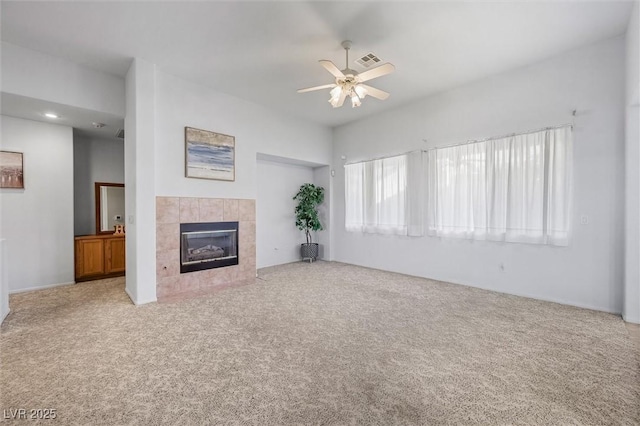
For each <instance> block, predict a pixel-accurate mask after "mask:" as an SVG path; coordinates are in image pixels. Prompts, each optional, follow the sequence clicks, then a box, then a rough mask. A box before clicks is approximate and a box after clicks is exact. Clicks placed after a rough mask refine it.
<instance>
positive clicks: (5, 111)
mask: <svg viewBox="0 0 640 426" xmlns="http://www.w3.org/2000/svg"><path fill="white" fill-rule="evenodd" d="M47 112H52V113H55V114H56V115H58V118H53V119H52V118H47V117H45V115H44V114H46V113H47ZM0 113H1V114H2V115H8V116H10V117H17V118H24V119H25V120H33V121H43V122H45V123H51V124H59V125H62V126H68V127H73V129H74V135H75V136H78V137H81V138H86V139H104V140H107V139H108V140H111V141H115V140H119V141H122V139H119V138H118V137H117V136H116V133H117V132H118V130H120V129H123V128H124V119H123V118H122V117H118V116H115V115H111V114H107V113H104V112H99V111H90V110H87V109H83V108H76V107H72V106H69V105H62V104H58V103H55V102H48V101H44V100H42V99H34V98H28V97H25V96H18V95H14V94H11V93H2V105H1V108H0ZM94 122H96V123H102V124H104V125H105V126H104V127H102V128H95V127H93V123H94Z"/></svg>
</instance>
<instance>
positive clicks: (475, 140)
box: [422, 123, 573, 151]
mask: <svg viewBox="0 0 640 426" xmlns="http://www.w3.org/2000/svg"><path fill="white" fill-rule="evenodd" d="M563 127H570V128H571V129H573V124H572V123H565V124H559V125H557V126H549V127H542V128H540V129H533V130H528V131H526V132H520V133H509V134H506V135H501V136H492V137H490V138H485V139H470V140H468V141H466V142H461V143H456V144H452V145H442V146H437V147H435V148H431V149H432V150H433V149H442V148H453V147H454V146H461V145H470V144H473V143H479V142H486V141H493V140H496V139H504V138H510V137H513V136H520V135H528V134H531V133H538V132H542V131H544V130H553V129H561V128H563ZM422 141H423V142H426V141H427V140H426V139H422ZM428 150H429V149H427V151H428Z"/></svg>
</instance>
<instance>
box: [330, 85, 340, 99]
mask: <svg viewBox="0 0 640 426" xmlns="http://www.w3.org/2000/svg"><path fill="white" fill-rule="evenodd" d="M340 92H342V87H340V86H336V87H334V88H333V89H331V91H330V92H329V95H331V99H336V100H337V99H338V98H340Z"/></svg>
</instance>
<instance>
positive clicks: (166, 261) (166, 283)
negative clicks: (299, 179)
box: [156, 197, 256, 301]
mask: <svg viewBox="0 0 640 426" xmlns="http://www.w3.org/2000/svg"><path fill="white" fill-rule="evenodd" d="M255 220H256V202H255V200H237V199H223V198H190V197H156V278H157V284H156V285H157V295H158V300H160V301H162V300H169V299H172V298H175V297H179V296H180V295H185V294H200V293H201V294H206V293H209V292H211V291H212V290H215V289H221V288H226V287H229V286H234V285H243V284H245V283H247V282H250V281H251V280H253V279H255V276H256V222H255ZM220 221H234V222H235V221H238V228H239V229H238V232H239V236H238V237H239V238H238V244H239V246H240V247H239V248H240V253H239V256H240V259H239V264H238V265H234V266H227V267H224V268H216V269H208V270H205V271H196V272H189V273H186V274H180V223H197V222H220Z"/></svg>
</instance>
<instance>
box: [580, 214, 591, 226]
mask: <svg viewBox="0 0 640 426" xmlns="http://www.w3.org/2000/svg"><path fill="white" fill-rule="evenodd" d="M588 224H589V216H587V215H586V214H583V215H582V216H580V225H588Z"/></svg>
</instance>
